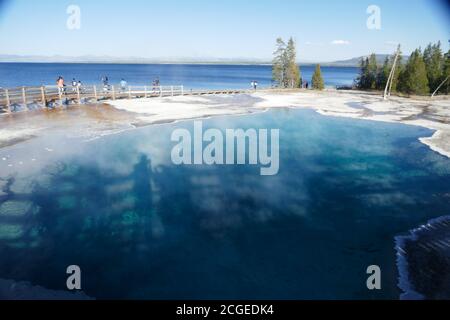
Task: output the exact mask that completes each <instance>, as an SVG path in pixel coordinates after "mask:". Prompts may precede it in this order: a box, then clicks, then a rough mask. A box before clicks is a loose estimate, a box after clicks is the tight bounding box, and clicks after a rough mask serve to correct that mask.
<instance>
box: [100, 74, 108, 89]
mask: <svg viewBox="0 0 450 320" xmlns="http://www.w3.org/2000/svg"><path fill="white" fill-rule="evenodd" d="M102 82H103V91H104V92H108V90H109V79H108V77H107V76H103V77H102Z"/></svg>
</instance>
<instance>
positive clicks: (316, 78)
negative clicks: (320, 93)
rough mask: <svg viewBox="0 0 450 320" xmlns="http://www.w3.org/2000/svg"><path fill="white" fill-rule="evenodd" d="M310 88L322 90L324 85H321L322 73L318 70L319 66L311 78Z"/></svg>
mask: <svg viewBox="0 0 450 320" xmlns="http://www.w3.org/2000/svg"><path fill="white" fill-rule="evenodd" d="M312 87H313V89H316V90H323V89H324V87H325V86H324V84H323V78H322V72H321V70H320V64H318V65H317V66H316V70H315V71H314V74H313V77H312Z"/></svg>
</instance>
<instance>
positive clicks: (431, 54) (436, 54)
mask: <svg viewBox="0 0 450 320" xmlns="http://www.w3.org/2000/svg"><path fill="white" fill-rule="evenodd" d="M423 60H424V61H425V66H426V71H427V78H428V83H429V87H430V89H431V91H434V90H436V89H437V87H438V86H439V84H440V83H441V82H442V81H441V78H442V72H443V67H444V66H443V64H444V60H443V54H442V50H441V42H438V43H437V44H434V45H431V43H430V44H429V45H428V46H427V47H426V49H425V50H424V52H423Z"/></svg>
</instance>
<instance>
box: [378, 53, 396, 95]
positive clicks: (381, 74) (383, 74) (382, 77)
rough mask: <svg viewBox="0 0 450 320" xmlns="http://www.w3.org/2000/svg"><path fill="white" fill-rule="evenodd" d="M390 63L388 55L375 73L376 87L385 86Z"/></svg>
mask: <svg viewBox="0 0 450 320" xmlns="http://www.w3.org/2000/svg"><path fill="white" fill-rule="evenodd" d="M391 69H392V65H391V61H390V59H389V57H386V59H385V60H384V64H383V67H381V68H380V69H379V70H378V74H377V89H378V90H384V89H385V88H386V84H387V81H388V79H389V75H390V73H391Z"/></svg>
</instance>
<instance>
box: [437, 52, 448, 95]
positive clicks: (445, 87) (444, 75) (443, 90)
mask: <svg viewBox="0 0 450 320" xmlns="http://www.w3.org/2000/svg"><path fill="white" fill-rule="evenodd" d="M443 65H444V67H443V72H442V76H441V79H440V82H441V83H442V82H444V81H445V80H446V79H447V81H446V82H445V83H444V85H443V86H442V87H441V89H440V90H439V92H441V93H443V94H449V93H450V50H448V52H447V53H446V54H445V55H444V63H443Z"/></svg>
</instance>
